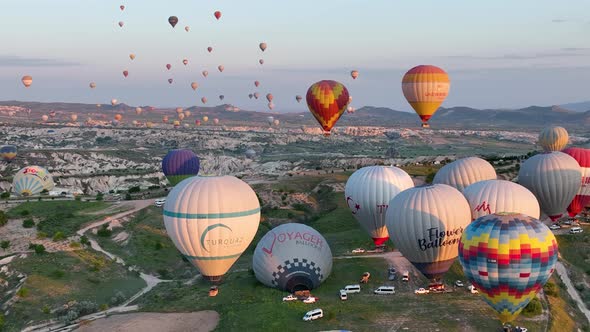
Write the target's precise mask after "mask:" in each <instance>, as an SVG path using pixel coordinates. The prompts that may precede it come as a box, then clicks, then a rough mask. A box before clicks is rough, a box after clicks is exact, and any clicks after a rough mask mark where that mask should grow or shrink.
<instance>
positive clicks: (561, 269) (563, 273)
mask: <svg viewBox="0 0 590 332" xmlns="http://www.w3.org/2000/svg"><path fill="white" fill-rule="evenodd" d="M555 270H556V271H557V274H558V275H559V277H560V278H561V280H562V281H563V283H564V284H565V287H566V289H567V293H568V294H569V295H570V297H571V298H572V299H573V300H574V301H576V303H577V304H578V308H579V309H580V311H581V312H582V313H583V314H584V316H586V319H587V320H588V322H590V310H588V308H586V305H585V304H584V301H582V298H581V297H580V294H578V291H576V289H575V288H574V285H573V284H572V281H571V280H570V277H569V276H568V275H567V270H566V269H565V266H563V264H562V263H561V262H560V261H557V264H555Z"/></svg>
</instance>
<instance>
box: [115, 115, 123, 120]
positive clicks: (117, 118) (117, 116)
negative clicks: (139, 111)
mask: <svg viewBox="0 0 590 332" xmlns="http://www.w3.org/2000/svg"><path fill="white" fill-rule="evenodd" d="M121 119H123V115H121V114H118V113H117V114H115V120H117V121H121Z"/></svg>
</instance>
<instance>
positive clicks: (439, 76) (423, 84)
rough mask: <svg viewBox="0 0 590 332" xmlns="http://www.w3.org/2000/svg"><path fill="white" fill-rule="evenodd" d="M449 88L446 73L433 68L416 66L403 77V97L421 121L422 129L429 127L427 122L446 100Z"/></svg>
mask: <svg viewBox="0 0 590 332" xmlns="http://www.w3.org/2000/svg"><path fill="white" fill-rule="evenodd" d="M450 87H451V81H450V80H449V76H448V75H447V73H446V72H445V71H444V70H442V69H440V68H438V67H435V66H429V65H421V66H416V67H414V68H412V69H410V70H409V71H408V72H407V73H406V74H405V75H404V78H403V79H402V90H403V92H404V96H405V97H406V99H407V100H408V103H410V105H411V106H412V108H413V109H414V111H416V113H417V114H418V115H419V116H420V119H422V127H429V125H428V120H429V119H430V117H432V115H433V114H434V113H435V112H436V110H437V109H438V108H439V106H440V105H441V104H442V103H443V101H444V100H445V99H446V98H447V95H448V94H449V88H450Z"/></svg>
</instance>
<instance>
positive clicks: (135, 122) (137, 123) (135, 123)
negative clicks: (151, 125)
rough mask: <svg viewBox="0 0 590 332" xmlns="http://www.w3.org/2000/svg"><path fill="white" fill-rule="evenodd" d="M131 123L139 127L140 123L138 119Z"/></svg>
mask: <svg viewBox="0 0 590 332" xmlns="http://www.w3.org/2000/svg"><path fill="white" fill-rule="evenodd" d="M131 124H132V125H134V126H136V127H137V126H138V125H139V122H137V120H133V121H131Z"/></svg>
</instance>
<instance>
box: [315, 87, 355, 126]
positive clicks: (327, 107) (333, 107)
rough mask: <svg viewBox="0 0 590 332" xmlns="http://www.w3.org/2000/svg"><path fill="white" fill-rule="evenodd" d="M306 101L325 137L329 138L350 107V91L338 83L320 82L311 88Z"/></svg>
mask: <svg viewBox="0 0 590 332" xmlns="http://www.w3.org/2000/svg"><path fill="white" fill-rule="evenodd" d="M306 100H307V107H308V108H309V111H310V112H311V114H313V116H314V117H315V118H316V120H317V121H318V123H319V124H320V126H322V128H323V129H324V135H325V136H329V135H330V131H331V130H332V128H333V127H334V125H335V124H336V122H337V121H338V119H340V117H341V116H342V113H344V111H345V110H346V107H347V106H348V102H349V99H348V90H347V89H346V87H345V86H344V85H342V84H341V83H338V82H336V81H330V80H324V81H319V82H316V83H314V84H313V85H312V86H310V87H309V89H308V90H307V96H306Z"/></svg>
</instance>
